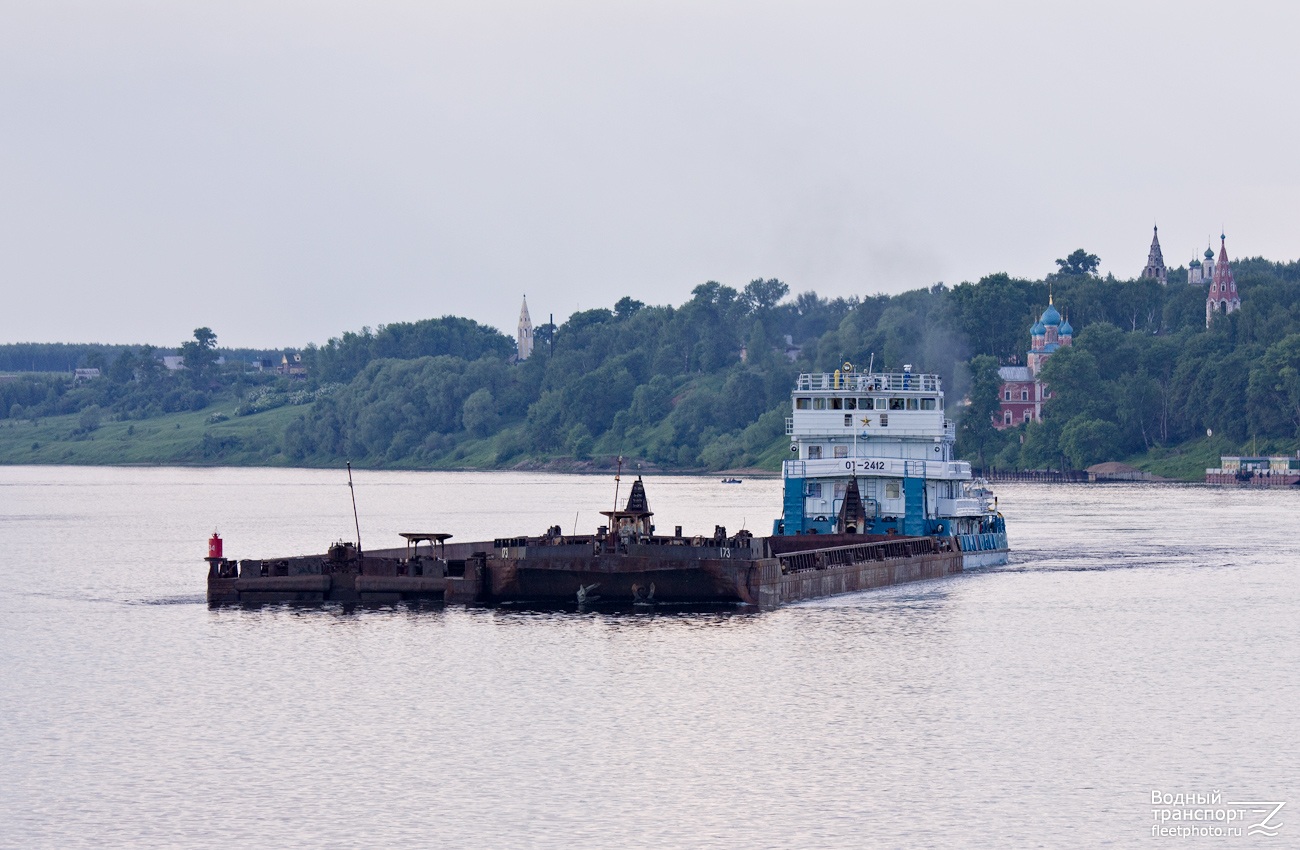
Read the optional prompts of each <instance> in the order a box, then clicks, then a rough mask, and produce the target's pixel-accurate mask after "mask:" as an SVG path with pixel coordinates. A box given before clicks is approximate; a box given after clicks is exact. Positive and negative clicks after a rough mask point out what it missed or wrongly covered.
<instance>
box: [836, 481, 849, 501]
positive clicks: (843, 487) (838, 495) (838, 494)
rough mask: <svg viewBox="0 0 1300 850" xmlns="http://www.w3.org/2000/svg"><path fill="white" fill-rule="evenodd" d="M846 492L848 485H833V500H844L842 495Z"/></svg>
mask: <svg viewBox="0 0 1300 850" xmlns="http://www.w3.org/2000/svg"><path fill="white" fill-rule="evenodd" d="M847 490H848V485H847V484H836V485H835V498H837V499H843V498H844V493H845V492H846V491H847Z"/></svg>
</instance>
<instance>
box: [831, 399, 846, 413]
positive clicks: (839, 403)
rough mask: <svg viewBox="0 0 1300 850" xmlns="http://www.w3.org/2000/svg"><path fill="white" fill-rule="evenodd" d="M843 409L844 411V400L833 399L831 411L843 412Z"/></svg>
mask: <svg viewBox="0 0 1300 850" xmlns="http://www.w3.org/2000/svg"><path fill="white" fill-rule="evenodd" d="M843 409H844V399H842V398H833V399H831V410H843Z"/></svg>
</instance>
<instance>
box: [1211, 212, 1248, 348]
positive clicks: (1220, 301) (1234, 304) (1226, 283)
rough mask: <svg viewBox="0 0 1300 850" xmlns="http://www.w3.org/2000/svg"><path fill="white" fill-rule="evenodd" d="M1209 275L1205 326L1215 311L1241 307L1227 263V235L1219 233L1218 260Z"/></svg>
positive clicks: (1225, 311) (1230, 269)
mask: <svg viewBox="0 0 1300 850" xmlns="http://www.w3.org/2000/svg"><path fill="white" fill-rule="evenodd" d="M1213 268H1214V271H1213V273H1212V275H1211V277H1210V293H1209V295H1207V296H1206V297H1205V326H1206V327H1207V328H1208V327H1209V326H1210V320H1211V319H1213V318H1214V314H1215V313H1223V314H1224V315H1227V314H1228V313H1235V312H1237V311H1238V310H1240V309H1241V298H1240V297H1239V296H1238V295H1237V282H1236V281H1235V280H1233V278H1232V266H1230V265H1228V237H1227V236H1225V235H1223V234H1222V233H1220V234H1219V261H1218V262H1217V263H1215V264H1214V266H1213Z"/></svg>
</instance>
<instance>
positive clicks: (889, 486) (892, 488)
mask: <svg viewBox="0 0 1300 850" xmlns="http://www.w3.org/2000/svg"><path fill="white" fill-rule="evenodd" d="M885 498H886V499H897V498H898V482H897V481H886V482H885Z"/></svg>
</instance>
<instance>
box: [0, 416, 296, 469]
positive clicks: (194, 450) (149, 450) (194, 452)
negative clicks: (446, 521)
mask: <svg viewBox="0 0 1300 850" xmlns="http://www.w3.org/2000/svg"><path fill="white" fill-rule="evenodd" d="M234 406H235V404H234V402H233V400H232V401H231V402H230V403H228V404H220V403H219V404H216V405H213V406H211V407H208V408H207V409H205V410H201V411H197V412H185V413H173V414H167V415H164V416H158V417H154V418H151V419H143V420H127V421H124V422H103V423H101V424H100V425H99V426H98V427H96V428H94V429H93V430H86V429H83V427H82V424H81V421H80V417H79V416H78V415H76V414H72V415H68V416H50V417H46V418H43V419H39V420H36V421H35V422H33V421H30V420H6V421H5V422H3V423H0V463H5V464H29V463H54V464H78V465H88V466H95V465H105V464H167V465H170V464H176V465H193V464H199V465H218V464H219V465H225V466H279V465H287V462H286V460H285V458H284V456H283V454H282V453H281V451H280V435H281V434H282V433H283V432H284V426H285V425H286V424H287V423H288V422H289V420H290V419H292V418H293V417H294V416H297V415H298V414H299V413H300V412H301V410H300V408H295V407H281V408H277V409H275V410H268V411H266V412H264V413H256V414H253V415H251V416H239V417H234V416H231V417H230V418H229V419H227V420H225V421H219V422H213V421H212V419H213V415H214V413H218V412H221V413H222V415H226V416H228V415H229V414H228V413H225V412H224V410H225V409H226V408H229V409H230V410H231V411H233V409H234Z"/></svg>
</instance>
